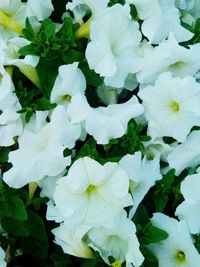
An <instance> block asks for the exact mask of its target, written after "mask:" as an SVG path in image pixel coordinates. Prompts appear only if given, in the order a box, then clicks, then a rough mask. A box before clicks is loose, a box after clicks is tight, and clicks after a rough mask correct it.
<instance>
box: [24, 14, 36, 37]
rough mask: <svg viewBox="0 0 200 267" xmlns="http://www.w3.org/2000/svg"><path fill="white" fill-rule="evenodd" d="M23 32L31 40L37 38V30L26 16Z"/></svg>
mask: <svg viewBox="0 0 200 267" xmlns="http://www.w3.org/2000/svg"><path fill="white" fill-rule="evenodd" d="M22 33H23V35H24V36H25V37H26V39H27V40H29V41H33V40H34V39H35V32H34V29H33V27H32V25H31V23H30V21H29V19H28V18H26V27H25V29H23V30H22Z"/></svg>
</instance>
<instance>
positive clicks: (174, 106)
mask: <svg viewBox="0 0 200 267" xmlns="http://www.w3.org/2000/svg"><path fill="white" fill-rule="evenodd" d="M170 107H171V109H172V110H173V112H179V110H180V106H179V104H178V103H177V102H176V101H173V102H171V104H170Z"/></svg>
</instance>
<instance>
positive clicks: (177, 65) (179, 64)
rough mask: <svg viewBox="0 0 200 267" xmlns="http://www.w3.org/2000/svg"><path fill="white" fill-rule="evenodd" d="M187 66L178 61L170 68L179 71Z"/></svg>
mask: <svg viewBox="0 0 200 267" xmlns="http://www.w3.org/2000/svg"><path fill="white" fill-rule="evenodd" d="M184 65H185V62H183V61H178V62H176V63H174V64H172V65H170V66H169V68H170V69H171V70H172V71H173V70H178V69H181V68H183V67H184Z"/></svg>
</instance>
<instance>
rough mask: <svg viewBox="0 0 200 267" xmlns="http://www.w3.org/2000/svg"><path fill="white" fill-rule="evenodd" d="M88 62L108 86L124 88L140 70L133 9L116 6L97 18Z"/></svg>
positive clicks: (91, 32) (136, 24) (94, 23)
mask: <svg viewBox="0 0 200 267" xmlns="http://www.w3.org/2000/svg"><path fill="white" fill-rule="evenodd" d="M90 39H91V42H90V43H89V44H88V46H87V48H86V58H87V61H88V64H89V67H90V68H91V69H94V70H95V72H96V73H99V74H100V76H104V77H105V79H104V82H105V84H106V85H109V86H112V87H118V88H120V87H123V86H124V83H125V80H126V78H127V76H128V74H129V73H136V72H137V71H138V70H139V69H140V68H141V63H140V59H139V57H138V46H139V43H140V40H141V33H140V32H139V25H138V23H137V22H135V21H133V20H132V19H131V15H130V7H129V6H128V5H125V6H122V5H119V4H116V5H114V6H112V7H110V8H107V9H106V10H105V12H104V13H102V14H101V16H98V17H97V18H94V20H92V22H91V26H90Z"/></svg>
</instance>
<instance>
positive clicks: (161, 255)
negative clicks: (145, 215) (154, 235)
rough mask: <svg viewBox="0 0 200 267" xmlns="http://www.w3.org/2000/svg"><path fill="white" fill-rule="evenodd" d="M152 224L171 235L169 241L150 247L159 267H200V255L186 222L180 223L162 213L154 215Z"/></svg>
mask: <svg viewBox="0 0 200 267" xmlns="http://www.w3.org/2000/svg"><path fill="white" fill-rule="evenodd" d="M151 222H152V223H153V225H155V226H156V227H158V228H161V229H163V230H164V231H166V232H167V233H168V235H169V236H168V238H167V239H165V240H163V241H161V242H159V243H155V244H151V245H149V248H150V249H151V250H152V251H153V252H154V254H155V255H156V257H157V258H158V261H159V267H179V266H180V267H189V266H191V267H199V266H200V255H199V253H198V251H197V250H196V248H195V246H194V244H193V240H192V237H191V235H190V233H189V229H188V226H187V224H186V222H185V221H184V220H183V221H180V222H179V221H177V220H175V219H173V218H170V217H168V216H166V215H164V214H162V213H154V215H153V218H152V219H151Z"/></svg>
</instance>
